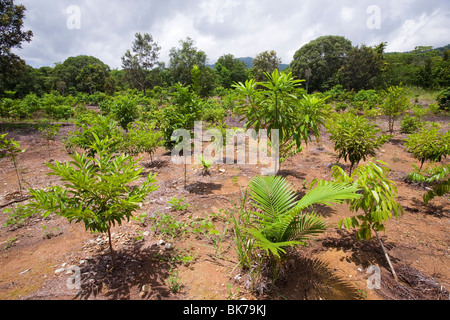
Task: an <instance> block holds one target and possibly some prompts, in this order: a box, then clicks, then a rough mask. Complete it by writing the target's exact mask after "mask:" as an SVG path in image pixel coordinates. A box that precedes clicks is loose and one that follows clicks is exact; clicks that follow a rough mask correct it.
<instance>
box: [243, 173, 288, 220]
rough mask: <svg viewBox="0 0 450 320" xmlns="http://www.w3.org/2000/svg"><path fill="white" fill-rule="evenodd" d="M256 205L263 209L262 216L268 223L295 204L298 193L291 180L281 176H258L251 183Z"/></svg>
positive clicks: (251, 193) (251, 192)
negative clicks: (290, 182)
mask: <svg viewBox="0 0 450 320" xmlns="http://www.w3.org/2000/svg"><path fill="white" fill-rule="evenodd" d="M249 189H250V195H251V198H252V200H253V202H254V205H255V206H256V207H257V208H259V209H261V210H262V212H263V214H262V215H261V216H260V217H261V218H263V219H264V220H265V221H267V222H268V223H271V222H273V221H275V220H276V217H277V216H279V215H282V214H284V213H286V212H287V211H289V210H290V209H291V208H293V207H294V206H295V199H296V194H295V192H294V190H293V189H292V186H291V185H290V184H289V182H288V181H287V180H286V179H284V178H282V177H279V176H269V177H262V176H257V177H255V178H254V179H253V180H252V181H250V185H249Z"/></svg>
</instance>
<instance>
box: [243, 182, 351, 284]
mask: <svg viewBox="0 0 450 320" xmlns="http://www.w3.org/2000/svg"><path fill="white" fill-rule="evenodd" d="M248 189H249V190H248V197H249V200H250V202H251V203H252V206H253V208H252V209H251V210H250V211H249V212H247V214H244V215H243V214H242V212H241V213H240V214H239V215H240V216H246V217H247V219H246V221H245V222H246V223H244V224H242V225H239V226H238V225H237V224H236V225H235V227H236V228H237V229H238V230H237V233H238V234H239V235H240V239H238V240H239V243H241V244H245V246H246V251H247V254H246V255H245V256H243V257H246V258H247V259H248V257H252V256H253V257H256V256H258V254H255V251H253V250H256V249H262V250H263V252H265V253H266V256H268V257H269V259H270V261H271V263H272V266H273V272H274V280H275V278H276V276H277V273H278V266H279V265H280V264H281V263H282V262H283V261H285V260H286V259H287V248H295V247H297V246H299V245H304V244H305V242H306V241H307V240H309V239H311V238H312V237H314V236H316V235H318V234H320V233H323V232H324V231H325V229H326V223H325V221H324V219H323V218H322V217H321V216H320V215H319V214H318V213H315V212H312V213H307V212H305V209H307V208H309V207H311V206H312V205H314V204H325V205H331V204H333V203H341V202H342V201H344V200H348V199H356V198H359V197H360V195H358V194H357V193H356V191H357V189H356V186H351V185H349V184H347V183H333V182H327V181H319V182H318V183H317V186H316V187H315V188H314V189H312V190H310V191H309V192H308V193H307V194H306V195H305V196H304V197H303V198H301V199H300V200H298V197H297V194H296V192H295V191H294V189H293V187H292V185H291V184H290V183H289V182H288V181H287V180H286V179H285V178H283V177H280V176H268V177H262V176H257V177H255V178H254V179H253V180H252V181H250V184H249V187H248ZM242 235H244V236H245V237H247V240H246V241H243V239H244V237H243V236H242ZM244 240H245V239H244ZM249 241H250V245H249ZM237 244H238V243H237ZM238 250H239V248H238ZM252 251H253V253H252ZM247 264H248V263H247Z"/></svg>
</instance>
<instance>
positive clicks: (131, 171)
mask: <svg viewBox="0 0 450 320" xmlns="http://www.w3.org/2000/svg"><path fill="white" fill-rule="evenodd" d="M111 144H113V142H112V141H111V140H110V139H104V140H100V139H99V138H98V137H97V136H95V143H94V144H93V145H91V146H90V147H91V148H92V149H93V150H95V153H96V154H97V155H98V157H95V158H94V157H89V156H86V155H84V154H78V153H76V154H75V155H73V156H71V158H72V161H71V162H65V163H60V162H58V161H56V162H55V164H54V165H52V164H47V166H48V167H49V168H50V169H51V171H52V172H51V173H50V174H49V175H54V176H58V177H60V178H61V179H62V181H64V182H65V183H64V187H60V186H53V187H51V188H50V190H35V189H30V194H31V196H32V202H31V203H30V204H28V207H29V208H30V209H37V210H43V211H44V217H46V216H48V215H49V214H51V213H56V214H58V215H60V216H62V217H64V218H67V219H68V220H69V221H70V222H77V223H79V222H83V223H84V225H85V227H86V230H89V231H93V232H108V236H109V237H110V239H111V235H110V230H111V227H113V226H115V225H116V224H118V225H121V224H122V222H123V221H124V220H127V221H130V219H131V218H132V216H133V212H134V211H136V210H137V209H139V204H140V203H141V202H142V201H144V199H145V198H146V197H147V195H148V194H149V193H151V192H153V191H155V190H156V189H157V186H156V180H155V176H152V175H148V177H147V179H146V180H145V181H144V182H143V183H139V185H136V186H133V187H131V184H132V183H135V182H136V181H137V180H138V179H140V178H141V175H140V174H141V173H142V170H143V169H142V168H141V167H139V166H138V165H137V162H138V161H134V160H133V159H132V158H131V157H127V156H125V155H123V154H121V155H117V156H114V155H112V154H111V153H110V150H111ZM110 244H111V242H110ZM110 249H111V257H112V260H113V264H114V257H113V255H112V247H110Z"/></svg>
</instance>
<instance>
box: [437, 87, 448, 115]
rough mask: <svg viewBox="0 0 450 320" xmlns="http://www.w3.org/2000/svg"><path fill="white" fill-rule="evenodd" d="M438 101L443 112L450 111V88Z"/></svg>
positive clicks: (443, 92)
mask: <svg viewBox="0 0 450 320" xmlns="http://www.w3.org/2000/svg"><path fill="white" fill-rule="evenodd" d="M437 101H438V104H439V107H440V108H441V109H442V110H445V111H449V110H450V87H447V88H446V89H445V90H443V91H442V92H441V93H439V95H438V97H437Z"/></svg>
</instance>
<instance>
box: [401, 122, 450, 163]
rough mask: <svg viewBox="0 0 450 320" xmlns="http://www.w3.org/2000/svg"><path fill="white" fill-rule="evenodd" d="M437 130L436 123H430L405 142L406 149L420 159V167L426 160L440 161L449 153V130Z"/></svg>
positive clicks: (438, 128)
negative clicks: (444, 131) (443, 131)
mask: <svg viewBox="0 0 450 320" xmlns="http://www.w3.org/2000/svg"><path fill="white" fill-rule="evenodd" d="M439 130H440V126H439V125H438V124H437V123H430V124H428V125H426V126H424V127H423V128H422V129H421V130H420V131H419V132H417V133H414V134H412V135H410V136H409V137H408V139H407V140H406V142H405V145H406V147H407V151H408V152H410V153H412V154H413V155H414V158H415V159H417V160H419V161H420V163H421V167H420V168H421V169H422V167H423V165H424V163H425V162H426V161H431V162H441V161H442V159H443V158H445V157H447V156H448V155H449V154H450V131H447V132H446V133H445V134H442V133H441V132H440V131H439Z"/></svg>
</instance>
